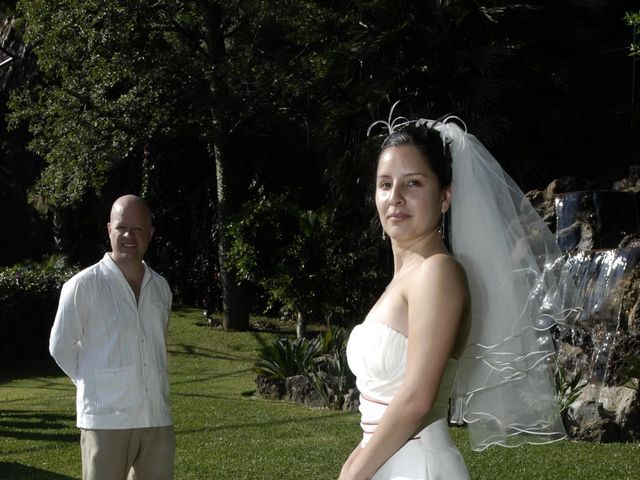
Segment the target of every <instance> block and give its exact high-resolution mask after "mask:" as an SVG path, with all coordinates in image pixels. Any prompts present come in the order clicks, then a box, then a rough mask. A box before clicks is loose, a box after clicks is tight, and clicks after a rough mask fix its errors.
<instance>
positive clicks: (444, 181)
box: [380, 123, 451, 188]
mask: <svg viewBox="0 0 640 480" xmlns="http://www.w3.org/2000/svg"><path fill="white" fill-rule="evenodd" d="M401 145H413V146H414V147H416V148H417V149H418V151H420V153H421V154H422V156H423V157H424V158H425V160H426V161H427V164H428V165H429V167H430V168H431V170H433V173H435V174H436V177H438V183H439V184H440V187H441V188H444V187H447V186H449V185H450V184H451V152H450V150H449V144H448V143H444V142H443V140H442V137H441V136H440V133H439V132H438V131H437V130H435V129H433V128H429V127H428V126H427V125H426V124H420V123H418V124H415V123H411V124H409V125H406V126H404V127H402V128H401V129H398V130H396V131H395V132H393V133H392V134H391V135H389V136H388V137H387V138H386V139H385V141H384V142H383V143H382V146H381V147H380V152H382V151H383V150H385V149H387V148H389V147H399V146H401Z"/></svg>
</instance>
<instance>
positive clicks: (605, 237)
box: [555, 190, 640, 253]
mask: <svg viewBox="0 0 640 480" xmlns="http://www.w3.org/2000/svg"><path fill="white" fill-rule="evenodd" d="M555 210H556V239H557V240H558V244H559V245H560V248H561V249H562V251H563V252H569V253H573V252H576V251H580V250H593V249H602V248H616V247H617V246H618V245H619V244H620V242H621V241H622V239H624V238H625V237H626V236H627V235H629V234H633V233H637V232H639V231H640V215H639V208H638V196H637V195H636V194H635V193H633V192H623V191H611V190H590V191H581V192H571V193H563V194H559V195H556V197H555Z"/></svg>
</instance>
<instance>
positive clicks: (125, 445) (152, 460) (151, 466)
mask: <svg viewBox="0 0 640 480" xmlns="http://www.w3.org/2000/svg"><path fill="white" fill-rule="evenodd" d="M175 446H176V439H175V433H174V430H173V426H172V425H170V426H167V427H152V428H131V429H126V430H102V429H101V430H85V429H82V430H81V434H80V447H81V450H82V478H83V480H127V479H128V480H172V479H173V452H174V450H175Z"/></svg>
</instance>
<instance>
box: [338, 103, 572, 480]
mask: <svg viewBox="0 0 640 480" xmlns="http://www.w3.org/2000/svg"><path fill="white" fill-rule="evenodd" d="M394 107H395V105H394ZM392 112H393V109H392ZM398 122H400V124H399V125H396V124H397V123H398ZM376 123H378V122H376ZM382 123H384V124H385V125H386V126H387V127H388V129H389V136H388V137H387V138H386V139H385V141H384V142H383V144H382V147H381V152H380V155H379V157H378V165H377V172H376V190H375V203H376V208H377V212H378V215H379V218H380V222H381V224H382V227H383V232H384V233H383V236H384V235H385V234H386V235H388V236H389V238H390V239H391V247H392V250H393V259H394V275H393V278H392V280H391V282H390V283H389V285H388V286H387V288H386V290H385V291H384V293H383V294H382V295H381V296H380V298H379V299H378V301H377V303H376V304H375V305H374V306H373V308H372V309H371V311H370V312H369V314H368V315H367V317H366V319H365V320H364V322H363V323H362V324H361V325H358V326H356V327H355V328H354V329H353V331H352V333H351V336H350V339H349V343H348V346H347V358H348V361H349V366H350V368H351V370H352V371H353V373H354V374H355V375H356V377H357V386H358V389H359V390H360V394H361V395H360V411H361V428H362V431H363V439H362V441H361V442H360V444H359V445H358V446H356V448H355V449H354V450H353V452H352V453H351V455H350V456H349V457H348V459H347V460H346V462H345V463H344V465H343V467H342V470H341V472H340V478H339V480H356V479H374V480H384V479H411V480H418V479H424V480H426V479H429V480H434V479H435V480H438V479H446V480H463V479H468V478H469V473H468V471H467V468H466V466H465V464H464V461H463V459H462V456H461V454H460V452H459V451H458V449H457V448H456V446H455V445H454V443H453V441H452V440H451V437H450V435H449V430H448V427H447V413H448V409H449V398H450V397H451V396H453V399H454V402H453V403H452V415H453V416H454V417H455V418H457V419H458V420H460V421H462V420H464V421H466V422H467V423H469V433H470V437H471V444H472V447H473V448H474V449H476V450H482V449H484V448H486V446H488V445H491V444H500V445H508V446H512V445H517V444H520V443H525V442H527V443H544V442H548V441H555V440H558V439H561V438H563V437H564V431H563V428H562V424H561V421H560V417H559V414H558V409H557V405H556V401H555V397H554V392H553V386H552V377H551V375H550V366H549V363H550V362H549V359H550V358H551V356H552V355H553V345H552V343H551V340H550V336H549V334H548V330H549V328H550V327H551V326H552V325H553V324H555V321H556V320H557V318H558V314H557V311H560V310H562V307H563V305H564V303H563V301H564V300H565V299H564V297H563V296H562V294H561V293H563V292H558V285H562V283H561V282H562V281H563V280H562V279H561V280H558V279H557V278H555V276H554V275H555V274H558V272H560V271H564V270H563V269H562V263H561V255H560V254H559V252H558V250H557V247H556V246H555V242H554V238H553V236H552V235H551V233H550V232H549V231H548V229H546V226H544V224H543V223H542V221H541V220H540V218H539V217H538V216H537V215H536V214H535V212H534V211H533V208H532V207H531V205H530V204H529V203H528V202H526V201H525V199H524V195H523V194H522V192H521V191H520V190H519V189H518V188H517V186H515V183H513V181H512V180H511V179H510V178H509V177H508V176H507V175H506V174H505V173H504V172H503V171H502V170H501V169H500V167H499V165H498V164H497V162H496V161H495V159H493V157H491V155H490V154H489V152H488V151H486V150H485V149H484V147H482V145H481V144H480V143H479V142H478V141H477V140H476V139H475V137H473V136H472V135H468V134H466V132H465V131H463V130H462V129H461V128H459V127H458V126H457V125H456V124H455V123H453V122H449V121H447V120H445V121H443V122H438V121H430V120H423V119H420V120H417V121H408V120H406V119H404V118H399V119H397V120H395V121H394V122H391V120H389V122H388V123H387V122H382ZM374 125H375V124H374ZM458 189H460V190H458ZM450 207H452V214H451V215H452V219H451V220H452V227H451V237H452V248H453V253H454V254H455V255H454V256H452V255H451V254H450V252H449V250H448V249H447V246H446V245H445V241H444V240H443V236H442V235H443V234H444V233H445V231H446V228H444V226H443V223H444V222H443V220H444V218H446V214H447V212H448V211H449V208H450ZM525 213H526V215H524V214H525ZM532 232H533V233H532ZM523 244H524V245H525V246H528V247H529V248H525V247H523ZM541 249H542V250H543V251H544V254H542V255H536V252H539V251H540V250H541ZM567 298H568V296H567ZM550 305H551V306H552V307H553V306H555V307H558V308H556V310H554V309H553V308H550ZM523 392H524V393H523ZM527 392H529V394H531V393H533V394H535V395H533V396H532V395H530V398H529V400H527ZM534 397H535V398H534Z"/></svg>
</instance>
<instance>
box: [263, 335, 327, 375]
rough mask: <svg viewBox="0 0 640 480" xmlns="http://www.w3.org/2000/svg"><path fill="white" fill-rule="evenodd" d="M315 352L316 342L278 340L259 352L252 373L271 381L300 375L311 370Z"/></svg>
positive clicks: (299, 339) (316, 349)
mask: <svg viewBox="0 0 640 480" xmlns="http://www.w3.org/2000/svg"><path fill="white" fill-rule="evenodd" d="M317 352H318V345H317V342H315V341H311V340H309V339H307V338H304V337H302V338H296V339H295V340H292V339H289V338H279V339H277V340H275V341H274V342H273V343H272V344H271V345H266V346H265V347H263V348H262V349H261V350H260V353H259V354H258V360H257V361H256V363H255V365H254V371H255V372H256V373H257V374H259V375H265V376H266V377H267V378H269V379H271V380H276V379H279V380H285V379H286V378H287V377H293V376H295V375H302V374H303V373H305V372H307V371H309V370H310V369H311V367H312V362H313V359H314V357H315V356H316V354H317Z"/></svg>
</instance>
